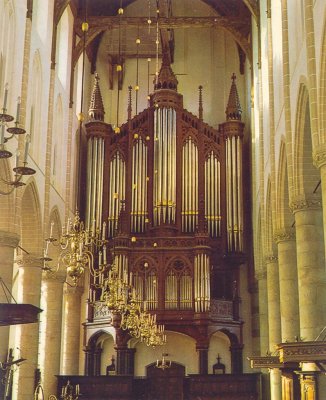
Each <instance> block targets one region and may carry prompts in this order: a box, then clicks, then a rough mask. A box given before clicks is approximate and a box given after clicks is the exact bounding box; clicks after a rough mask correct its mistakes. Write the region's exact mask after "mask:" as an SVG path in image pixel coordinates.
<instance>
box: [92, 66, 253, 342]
mask: <svg viewBox="0 0 326 400" xmlns="http://www.w3.org/2000/svg"><path fill="white" fill-rule="evenodd" d="M232 79H233V81H232V86H231V91H230V97H229V103H228V106H227V111H226V114H227V118H226V121H225V122H223V123H221V124H220V125H219V127H218V128H217V129H215V128H213V127H210V126H209V125H207V124H206V123H205V122H204V121H203V118H202V104H201V102H202V100H201V89H200V98H199V103H200V104H199V110H200V112H199V117H196V116H195V115H193V114H192V113H190V112H188V111H187V110H185V109H184V108H183V97H182V95H181V94H179V93H178V92H177V83H178V82H177V79H176V77H175V75H174V73H173V71H172V69H171V66H170V65H169V63H168V62H166V60H164V58H163V64H162V67H161V70H160V73H159V76H158V78H157V79H156V81H155V85H154V92H153V93H152V94H151V95H150V100H149V106H148V108H147V109H145V110H143V111H142V112H141V113H139V114H137V115H135V116H134V117H132V116H131V112H128V121H127V122H126V123H125V124H123V125H122V126H121V127H120V132H119V134H116V133H115V132H114V131H113V129H112V127H111V125H109V124H106V123H104V109H103V104H102V99H101V97H100V92H99V86H98V77H96V83H95V86H96V90H97V96H98V97H99V98H100V100H98V101H97V103H96V99H95V100H94V99H93V106H92V109H96V107H97V108H101V107H102V111H101V112H99V110H97V111H96V113H94V112H93V114H90V116H91V118H90V121H89V122H88V123H86V126H85V127H86V132H87V133H86V137H87V143H88V144H87V146H88V147H87V148H88V152H87V196H86V207H85V209H86V220H87V222H88V223H91V222H92V220H93V219H96V220H101V219H104V220H106V222H107V227H108V237H109V239H110V240H109V242H110V245H109V246H111V249H113V251H114V253H115V254H114V262H115V263H116V266H117V268H118V271H119V274H120V277H123V276H124V275H125V274H129V273H132V284H133V287H134V290H135V291H136V294H137V298H138V300H139V301H140V302H142V303H143V304H145V305H146V307H147V309H148V310H155V312H156V314H157V317H158V318H159V320H160V321H162V323H165V325H166V329H169V328H170V329H175V330H179V329H180V328H179V325H178V322H177V321H179V320H180V319H178V318H179V317H176V316H181V315H185V317H182V321H183V322H182V324H183V325H182V326H183V328H182V330H183V331H185V330H186V329H193V328H191V326H192V323H193V319H194V318H196V321H200V322H199V325H200V324H201V323H202V324H204V325H205V327H206V328H207V321H210V322H209V323H210V324H213V325H214V324H215V325H216V326H219V327H220V328H223V327H225V324H227V323H230V324H231V325H232V324H233V326H236V327H237V328H236V329H239V330H240V329H241V324H240V322H239V320H237V318H238V317H234V319H233V320H228V318H229V316H228V317H225V318H224V319H223V317H222V319H221V317H219V314H218V313H217V312H216V304H217V303H216V301H218V300H219V299H222V300H223V301H224V302H227V301H229V302H234V301H235V300H236V299H237V295H236V294H235V291H234V290H233V289H231V288H234V287H235V286H238V284H239V268H240V265H241V264H242V263H243V262H244V252H245V249H246V242H245V240H244V221H243V218H244V206H243V194H242V188H243V176H242V174H243V171H242V168H243V167H242V151H243V149H242V140H243V130H244V124H243V123H242V122H241V108H240V104H239V102H238V97H237V96H238V95H237V90H236V86H235V78H232ZM93 97H94V98H95V97H96V96H95V95H94V96H93ZM96 104H97V106H96ZM128 110H131V104H129V105H128ZM94 114H96V115H97V119H94V118H92V115H94ZM99 115H100V116H102V119H101V118H99V117H98V116H99ZM212 277H221V278H222V279H213V278H212ZM222 281H223V282H226V286H225V288H223V293H222V292H221V290H220V287H221V286H220V282H222ZM223 304H224V303H223ZM213 305H214V307H213ZM230 307H231V309H232V307H233V309H234V305H233V306H232V305H231V306H230ZM230 307H229V309H230ZM213 308H214V310H215V311H214V312H213ZM184 313H185V314H184ZM214 313H215V314H214ZM234 315H238V313H235V314H234ZM204 316H205V317H204ZM202 318H203V319H202ZM207 318H208V319H207ZM219 318H220V319H219ZM226 321H227V322H226ZM207 332H208V331H207ZM207 334H208V333H207ZM239 336H240V335H239Z"/></svg>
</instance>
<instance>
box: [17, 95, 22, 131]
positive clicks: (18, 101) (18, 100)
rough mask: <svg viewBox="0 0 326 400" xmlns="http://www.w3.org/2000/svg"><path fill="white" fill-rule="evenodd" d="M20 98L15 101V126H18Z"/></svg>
mask: <svg viewBox="0 0 326 400" xmlns="http://www.w3.org/2000/svg"><path fill="white" fill-rule="evenodd" d="M20 104H21V98H20V97H18V99H17V111H16V124H17V125H18V124H19V117H20Z"/></svg>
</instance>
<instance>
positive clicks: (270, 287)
mask: <svg viewBox="0 0 326 400" xmlns="http://www.w3.org/2000/svg"><path fill="white" fill-rule="evenodd" d="M266 271H267V301H268V334H269V351H270V352H271V353H273V352H274V351H275V350H276V347H275V346H276V345H277V344H278V343H281V341H282V335H281V317H280V282H279V267H278V258H277V257H276V256H273V255H271V256H268V257H266Z"/></svg>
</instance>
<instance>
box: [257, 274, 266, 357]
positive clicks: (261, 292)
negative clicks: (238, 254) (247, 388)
mask: <svg viewBox="0 0 326 400" xmlns="http://www.w3.org/2000/svg"><path fill="white" fill-rule="evenodd" d="M255 276H256V279H257V281H258V301H259V333H260V335H259V336H260V354H262V355H263V354H266V352H267V351H268V350H269V344H268V299H267V273H266V269H265V268H261V269H260V270H258V271H256V273H255Z"/></svg>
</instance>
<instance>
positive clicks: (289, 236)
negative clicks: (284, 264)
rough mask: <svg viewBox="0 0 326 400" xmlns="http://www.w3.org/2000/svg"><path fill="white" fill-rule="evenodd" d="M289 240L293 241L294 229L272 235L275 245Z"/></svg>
mask: <svg viewBox="0 0 326 400" xmlns="http://www.w3.org/2000/svg"><path fill="white" fill-rule="evenodd" d="M289 240H295V230H294V229H281V230H279V231H277V232H275V234H274V241H275V242H276V243H280V242H286V241H289Z"/></svg>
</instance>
